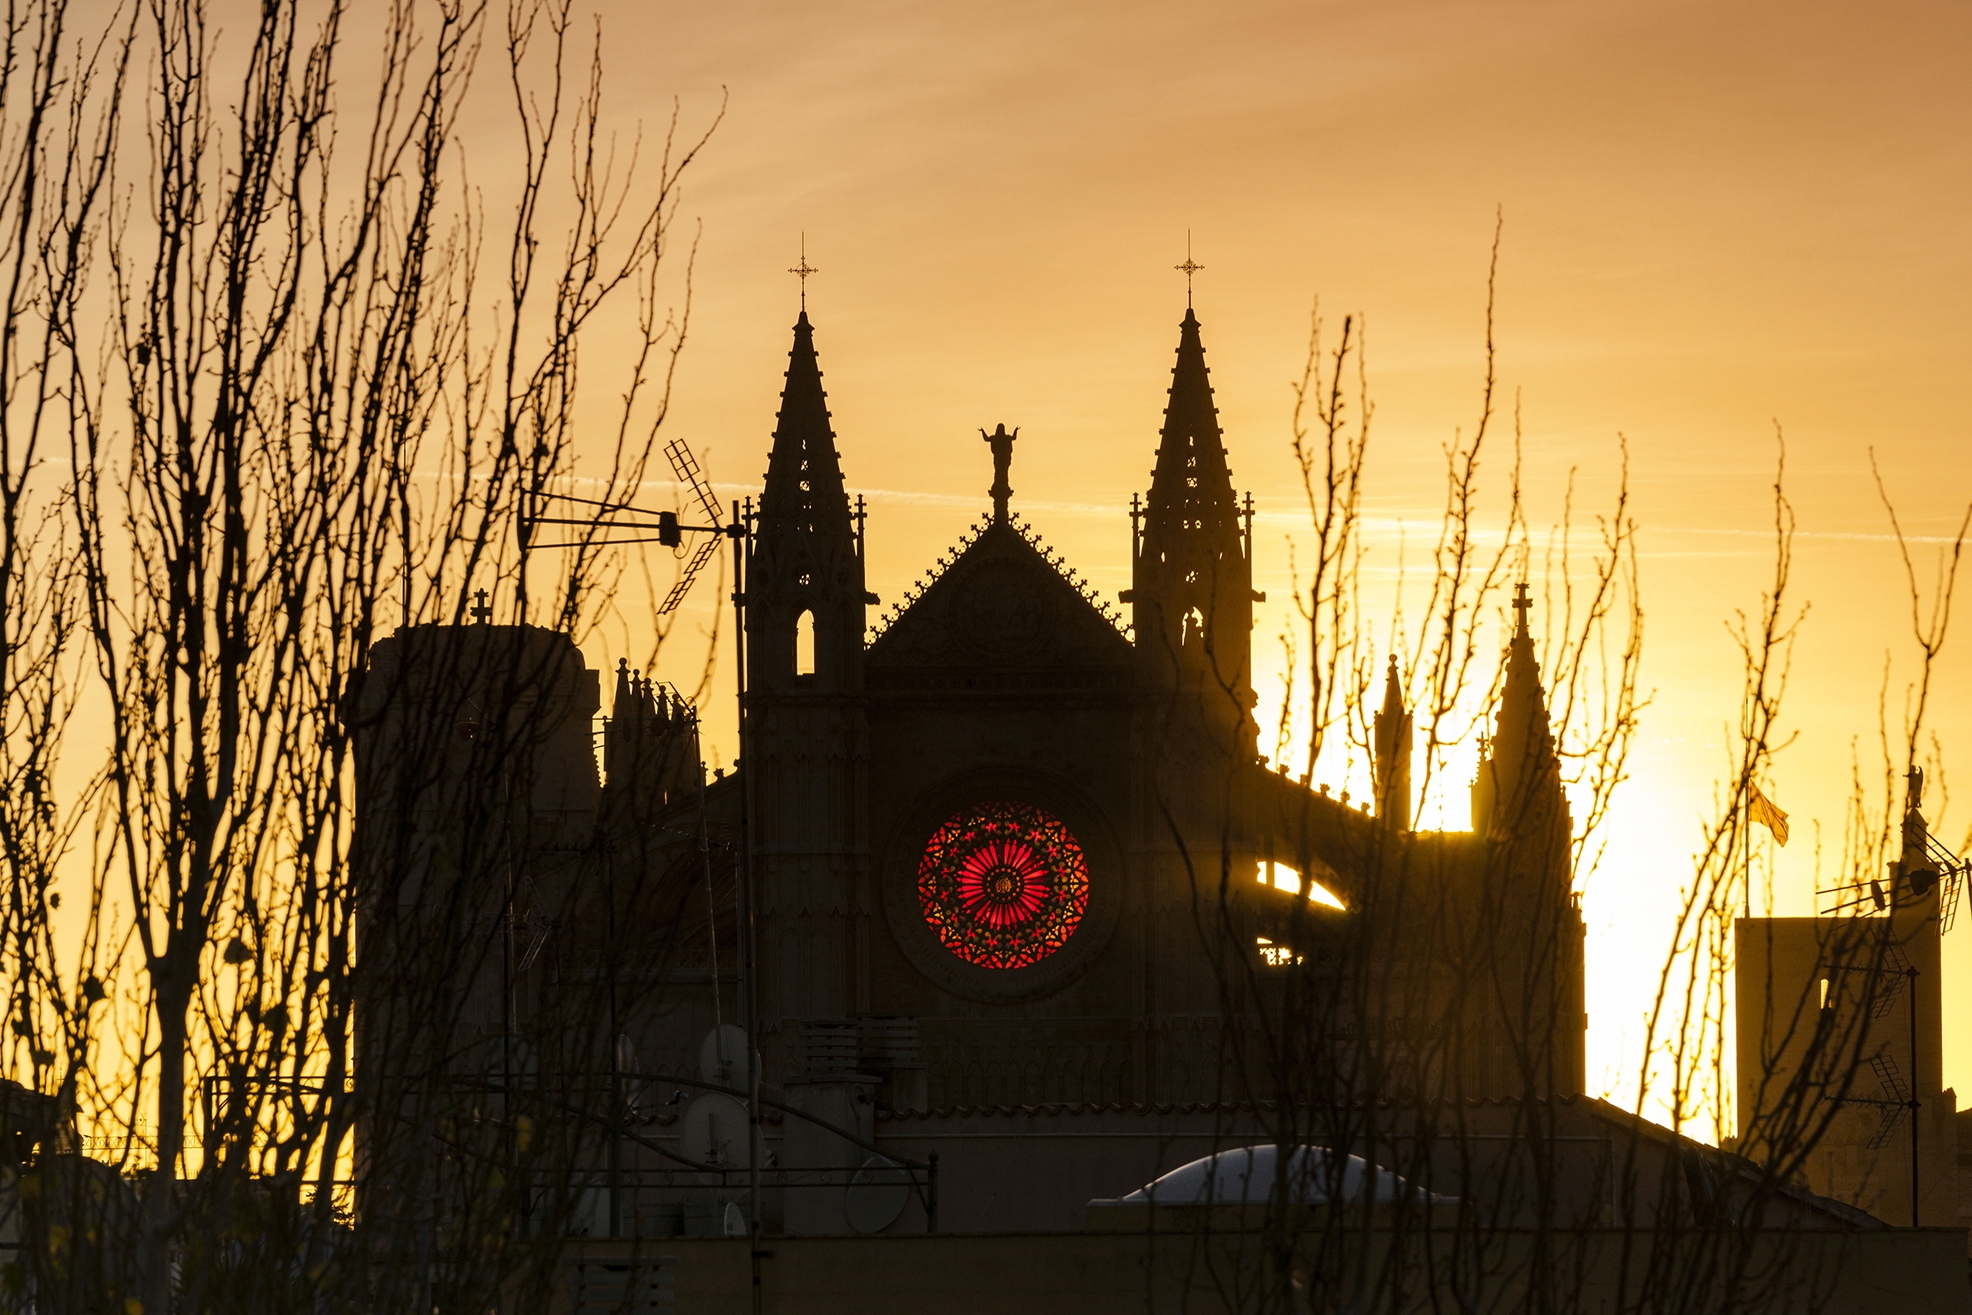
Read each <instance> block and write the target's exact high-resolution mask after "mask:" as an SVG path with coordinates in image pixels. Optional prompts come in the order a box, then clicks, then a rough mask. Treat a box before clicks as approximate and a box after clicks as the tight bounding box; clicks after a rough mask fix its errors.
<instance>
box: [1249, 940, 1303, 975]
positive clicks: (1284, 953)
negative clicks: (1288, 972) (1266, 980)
mask: <svg viewBox="0 0 1972 1315" xmlns="http://www.w3.org/2000/svg"><path fill="white" fill-rule="evenodd" d="M1253 947H1254V948H1255V949H1257V950H1258V951H1259V952H1260V962H1261V963H1264V964H1266V965H1267V966H1268V967H1269V968H1287V967H1291V966H1292V965H1294V964H1297V963H1300V962H1301V956H1300V955H1298V954H1296V953H1295V952H1294V951H1293V950H1291V949H1289V948H1288V947H1287V946H1285V945H1275V944H1274V943H1273V942H1272V941H1270V940H1268V939H1267V938H1266V937H1265V936H1256V937H1254V938H1253Z"/></svg>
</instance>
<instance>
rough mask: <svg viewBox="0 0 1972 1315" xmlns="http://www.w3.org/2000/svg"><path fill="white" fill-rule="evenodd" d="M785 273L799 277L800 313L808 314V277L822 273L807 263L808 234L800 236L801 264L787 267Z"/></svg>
mask: <svg viewBox="0 0 1972 1315" xmlns="http://www.w3.org/2000/svg"><path fill="white" fill-rule="evenodd" d="M787 272H788V273H790V274H799V275H800V276H801V312H802V314H804V315H805V314H807V312H808V276H809V275H810V274H819V273H821V272H822V271H820V270H819V269H816V268H815V267H814V266H813V265H810V264H809V263H808V234H806V233H805V232H804V233H803V234H802V235H801V263H800V264H799V265H790V266H788V269H787Z"/></svg>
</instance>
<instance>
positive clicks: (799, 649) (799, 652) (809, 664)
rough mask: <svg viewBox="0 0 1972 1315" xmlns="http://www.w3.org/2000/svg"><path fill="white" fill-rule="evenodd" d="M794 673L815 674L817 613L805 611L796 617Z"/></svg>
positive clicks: (800, 674) (802, 674)
mask: <svg viewBox="0 0 1972 1315" xmlns="http://www.w3.org/2000/svg"><path fill="white" fill-rule="evenodd" d="M794 674H795V675H797V676H812V675H814V674H815V614H814V613H813V612H803V613H802V614H801V615H800V616H798V617H796V618H795V619H794Z"/></svg>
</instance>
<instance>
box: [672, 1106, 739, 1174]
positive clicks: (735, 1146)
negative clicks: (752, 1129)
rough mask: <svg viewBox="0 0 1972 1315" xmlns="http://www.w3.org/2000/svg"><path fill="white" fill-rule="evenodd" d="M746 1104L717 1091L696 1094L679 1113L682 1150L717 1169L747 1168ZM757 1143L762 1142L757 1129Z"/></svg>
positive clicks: (686, 1155) (690, 1156)
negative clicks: (682, 1111)
mask: <svg viewBox="0 0 1972 1315" xmlns="http://www.w3.org/2000/svg"><path fill="white" fill-rule="evenodd" d="M748 1122H749V1120H748V1119H747V1117H746V1106H744V1105H742V1104H740V1103H739V1102H738V1101H736V1100H734V1099H733V1098H732V1097H731V1096H727V1095H724V1094H722V1093H720V1092H717V1091H707V1092H702V1093H700V1094H699V1095H697V1096H694V1097H692V1099H691V1101H690V1103H689V1104H687V1105H686V1106H685V1112H684V1113H683V1114H681V1115H679V1116H678V1142H679V1147H678V1153H679V1154H681V1155H683V1156H684V1157H685V1158H686V1159H688V1160H694V1161H696V1162H698V1163H699V1164H703V1165H706V1166H708V1167H710V1168H715V1169H745V1168H748V1167H750V1166H751V1164H752V1163H753V1161H752V1160H751V1159H749V1158H748V1157H747V1153H746V1147H747V1135H746V1134H747V1125H748ZM754 1145H755V1147H756V1148H757V1147H758V1145H759V1137H758V1133H757V1131H756V1133H755V1137H754Z"/></svg>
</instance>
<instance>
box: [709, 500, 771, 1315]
mask: <svg viewBox="0 0 1972 1315" xmlns="http://www.w3.org/2000/svg"><path fill="white" fill-rule="evenodd" d="M726 532H727V533H728V534H729V535H731V536H732V540H733V654H734V660H735V662H736V663H737V668H736V669H735V671H734V673H733V685H734V687H735V691H736V693H735V697H736V699H737V701H738V707H739V760H738V771H739V777H740V781H739V809H740V825H739V865H738V866H739V871H738V874H737V875H738V882H737V883H736V884H737V885H738V887H739V901H740V918H739V924H740V925H739V927H738V928H737V931H738V933H739V937H738V939H739V951H740V964H739V966H740V990H741V992H742V994H743V995H744V1003H743V1004H742V1005H741V1008H742V1010H743V1012H744V1016H745V1025H746V1136H747V1142H746V1164H747V1174H746V1178H747V1185H746V1190H747V1240H748V1248H747V1249H748V1250H749V1251H750V1252H751V1261H752V1266H753V1310H754V1315H759V1311H760V1002H759V991H758V987H759V974H758V973H757V972H756V971H755V967H754V962H753V959H754V944H753V889H752V887H753V864H752V859H751V854H752V848H753V833H752V825H753V819H752V810H751V809H750V808H749V807H748V805H747V799H748V796H749V795H751V794H752V792H753V779H752V776H751V775H750V774H749V773H748V772H747V770H746V762H747V752H746V740H747V726H746V546H747V525H746V515H745V511H744V510H743V509H742V507H741V504H740V503H739V502H734V503H733V523H732V525H731V526H729V527H728V528H727V531H726ZM715 985H716V984H715Z"/></svg>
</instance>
